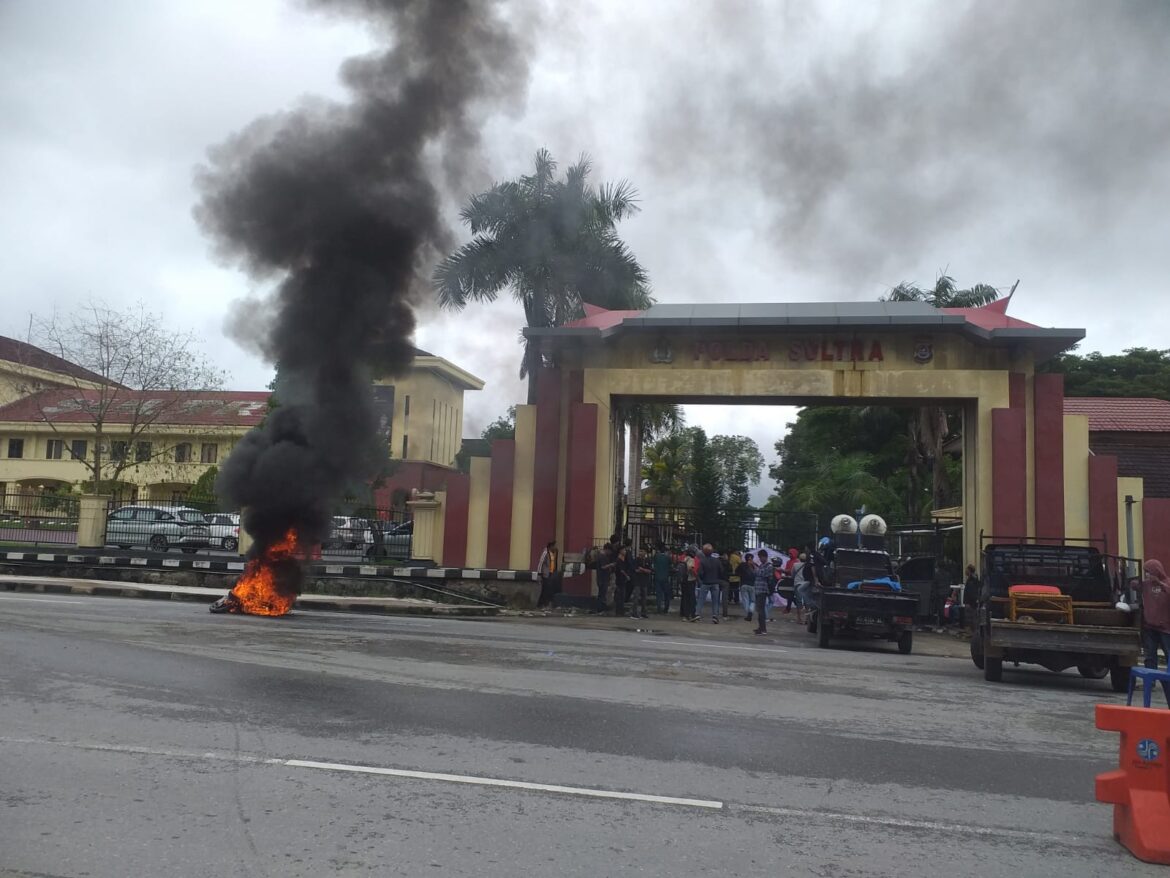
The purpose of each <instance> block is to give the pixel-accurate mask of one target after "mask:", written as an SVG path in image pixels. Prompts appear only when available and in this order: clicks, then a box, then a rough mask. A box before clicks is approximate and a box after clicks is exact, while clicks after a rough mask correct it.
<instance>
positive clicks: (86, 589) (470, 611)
mask: <svg viewBox="0 0 1170 878" xmlns="http://www.w3.org/2000/svg"><path fill="white" fill-rule="evenodd" d="M188 588H190V587H188ZM0 589H2V590H4V591H9V592H32V593H42V594H60V595H70V594H74V595H84V596H87V597H121V598H146V599H150V600H172V601H188V602H193V603H206V604H210V603H213V602H214V601H216V600H218V599H219V598H221V597H223V594H224V592H223V590H222V589H201V590H199V591H198V592H196V591H187V590H184V591H179V590H176V589H168V588H166V587H165V586H163V587H159V586H155V587H153V588H144V587H142V586H138V585H134V584H109V585H106V584H102V585H89V584H85V585H79V584H73V583H60V582H45V581H43V580H33V579H29V580H26V581H17V582H13V581H8V582H3V583H0ZM393 600H394V599H392V598H387V599H379V598H366V599H364V600H354V599H350V598H345V597H334V596H332V595H301V596H300V597H299V598H298V599H297V602H296V604H294V606H293V609H296V610H305V611H309V612H311V611H313V610H328V611H332V612H342V613H364V614H367V615H381V616H444V617H448V618H450V617H487V616H496V615H498V614H499V612H500V608H499V607H492V606H482V607H480V606H470V605H466V604H434V605H425V604H404V603H398V602H394V603H391V601H393Z"/></svg>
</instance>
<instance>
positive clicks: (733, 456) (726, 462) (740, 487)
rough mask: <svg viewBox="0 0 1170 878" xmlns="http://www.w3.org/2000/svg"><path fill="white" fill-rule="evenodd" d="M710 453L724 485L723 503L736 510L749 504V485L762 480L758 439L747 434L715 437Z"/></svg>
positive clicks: (761, 458)
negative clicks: (756, 440) (756, 441)
mask: <svg viewBox="0 0 1170 878" xmlns="http://www.w3.org/2000/svg"><path fill="white" fill-rule="evenodd" d="M711 455H712V457H713V458H714V459H715V465H716V468H717V470H718V472H719V475H720V478H721V481H722V483H723V488H724V502H725V503H726V505H727V506H729V507H734V508H737V509H742V508H746V507H748V506H749V505H750V503H749V500H750V495H749V490H750V486H752V485H758V484H759V483H760V474H761V473H762V472H763V469H764V455H762V454H760V447H759V446H758V445H756V443H755V440H753V439H750V438H748V437H747V436H716V437H715V438H713V439H712V440H711Z"/></svg>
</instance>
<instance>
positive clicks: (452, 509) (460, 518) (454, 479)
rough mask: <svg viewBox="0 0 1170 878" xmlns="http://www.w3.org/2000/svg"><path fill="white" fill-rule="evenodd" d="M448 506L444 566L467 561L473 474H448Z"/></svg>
mask: <svg viewBox="0 0 1170 878" xmlns="http://www.w3.org/2000/svg"><path fill="white" fill-rule="evenodd" d="M446 505H447V508H446V509H445V510H444V511H443V566H444V567H462V566H464V565H465V564H466V563H467V512H468V508H469V507H470V506H471V476H469V475H467V474H466V473H452V474H451V475H449V476H447V503H446Z"/></svg>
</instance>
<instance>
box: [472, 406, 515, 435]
mask: <svg viewBox="0 0 1170 878" xmlns="http://www.w3.org/2000/svg"><path fill="white" fill-rule="evenodd" d="M479 437H480V438H481V439H487V440H488V441H489V442H490V441H491V440H493V439H515V438H516V406H514V405H510V406H508V413H507V414H506V415H501V416H500V417H498V418H496V419H495V420H494V421H492V422H491V423H490V424H488V425H487V426H486V427H484V428H483V432H482V433H480V434H479Z"/></svg>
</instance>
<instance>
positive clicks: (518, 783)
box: [279, 759, 723, 811]
mask: <svg viewBox="0 0 1170 878" xmlns="http://www.w3.org/2000/svg"><path fill="white" fill-rule="evenodd" d="M279 764H280V765H288V766H290V767H292V768H320V769H324V770H325V771H350V772H355V773H357V774H378V775H386V776H389V777H408V778H413V779H415V780H438V781H444V782H446V783H462V784H472V785H474V786H485V787H504V788H506V789H511V790H534V791H536V792H542V793H563V794H566V795H570V796H588V797H590V798H595V799H626V800H629V801H632V802H653V803H656V804H660V805H684V806H686V807H689V808H707V809H710V810H713V811H719V810H721V809H722V808H723V803H722V802H717V801H714V800H712V799H679V798H675V797H674V796H654V795H650V794H648V793H624V792H621V791H619V790H601V789H592V788H590V787H565V786H560V785H559V784H547V783H530V782H528V781H522V780H504V779H502V778H497V777H476V776H473V775H467V774H440V773H438V772H434V771H408V770H406V769H402V768H379V767H378V766H375V765H348V764H345V763H341V762H312V761H310V760H307V759H284V760H280V762H279Z"/></svg>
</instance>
